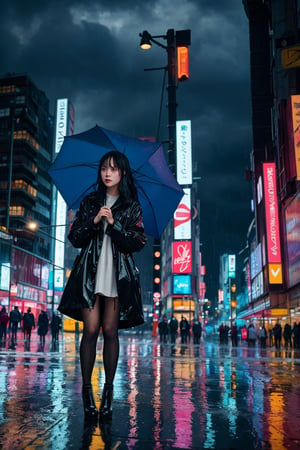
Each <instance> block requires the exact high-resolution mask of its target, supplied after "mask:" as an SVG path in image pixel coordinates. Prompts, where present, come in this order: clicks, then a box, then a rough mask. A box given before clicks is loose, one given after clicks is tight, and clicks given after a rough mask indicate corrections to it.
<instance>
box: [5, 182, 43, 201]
mask: <svg viewBox="0 0 300 450" xmlns="http://www.w3.org/2000/svg"><path fill="white" fill-rule="evenodd" d="M11 187H12V189H23V190H24V191H27V192H28V193H29V194H31V195H32V196H33V197H36V194H37V191H36V189H35V188H34V187H33V186H31V185H30V184H29V183H27V182H26V181H24V180H14V181H13V182H12V185H11Z"/></svg>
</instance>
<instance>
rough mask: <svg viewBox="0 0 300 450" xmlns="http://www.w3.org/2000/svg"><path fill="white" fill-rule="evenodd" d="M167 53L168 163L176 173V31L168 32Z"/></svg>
mask: <svg viewBox="0 0 300 450" xmlns="http://www.w3.org/2000/svg"><path fill="white" fill-rule="evenodd" d="M167 52H168V87H167V90H168V114H169V123H168V127H169V149H168V163H169V167H170V169H171V171H172V172H173V173H174V174H175V171H176V153H175V151H176V108H177V103H176V89H177V74H176V68H177V63H176V38H175V31H174V30H173V29H170V30H168V31H167Z"/></svg>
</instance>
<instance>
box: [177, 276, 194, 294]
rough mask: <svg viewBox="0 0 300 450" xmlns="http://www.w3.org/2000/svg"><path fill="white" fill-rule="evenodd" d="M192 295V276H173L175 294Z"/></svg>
mask: <svg viewBox="0 0 300 450" xmlns="http://www.w3.org/2000/svg"><path fill="white" fill-rule="evenodd" d="M191 293H192V283H191V276H190V275H174V276H173V294H181V295H190V294H191Z"/></svg>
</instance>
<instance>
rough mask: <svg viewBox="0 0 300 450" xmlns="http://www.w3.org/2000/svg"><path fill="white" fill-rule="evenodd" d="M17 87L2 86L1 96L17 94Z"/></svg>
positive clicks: (0, 87) (0, 88) (0, 89)
mask: <svg viewBox="0 0 300 450" xmlns="http://www.w3.org/2000/svg"><path fill="white" fill-rule="evenodd" d="M15 90H16V86H15V85H14V84H12V85H10V86H0V94H11V93H12V92H15Z"/></svg>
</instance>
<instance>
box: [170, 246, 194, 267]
mask: <svg viewBox="0 0 300 450" xmlns="http://www.w3.org/2000/svg"><path fill="white" fill-rule="evenodd" d="M191 272H192V241H181V242H173V273H191Z"/></svg>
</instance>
